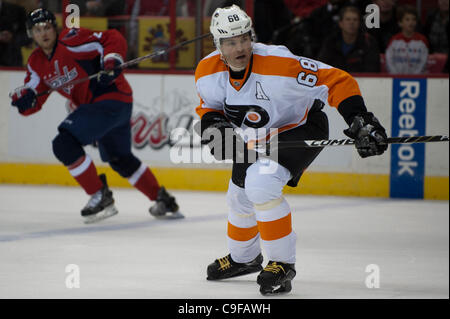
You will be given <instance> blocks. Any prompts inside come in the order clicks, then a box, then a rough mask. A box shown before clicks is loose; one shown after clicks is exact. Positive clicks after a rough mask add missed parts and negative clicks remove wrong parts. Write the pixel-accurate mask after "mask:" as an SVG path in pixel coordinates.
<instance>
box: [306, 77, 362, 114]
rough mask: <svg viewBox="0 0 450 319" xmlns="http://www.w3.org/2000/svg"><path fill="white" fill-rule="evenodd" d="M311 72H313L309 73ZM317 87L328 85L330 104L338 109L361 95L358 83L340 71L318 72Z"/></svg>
mask: <svg viewBox="0 0 450 319" xmlns="http://www.w3.org/2000/svg"><path fill="white" fill-rule="evenodd" d="M309 72H311V71H309ZM317 74H318V75H317V77H318V80H317V84H316V85H317V86H319V85H326V86H327V87H328V88H329V90H328V104H329V105H330V106H333V107H335V108H337V107H338V106H339V104H340V103H341V102H342V101H343V100H345V99H346V98H349V97H350V96H353V95H361V91H360V90H359V86H358V82H356V80H355V79H354V78H353V77H352V76H351V75H350V74H348V73H347V72H345V71H342V70H340V69H335V68H332V69H319V71H318V72H317Z"/></svg>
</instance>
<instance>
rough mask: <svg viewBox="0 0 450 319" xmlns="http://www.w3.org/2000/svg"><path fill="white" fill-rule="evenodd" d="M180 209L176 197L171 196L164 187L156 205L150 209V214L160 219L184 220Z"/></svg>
mask: <svg viewBox="0 0 450 319" xmlns="http://www.w3.org/2000/svg"><path fill="white" fill-rule="evenodd" d="M178 209H179V207H178V204H177V202H176V200H175V197H173V196H171V195H170V194H169V193H168V192H167V191H166V189H165V188H164V186H161V187H160V188H159V190H158V196H157V197H156V203H155V205H153V206H152V207H150V209H149V212H150V214H151V215H152V216H154V217H155V218H158V219H177V218H184V215H183V214H181V213H180V212H179V211H178Z"/></svg>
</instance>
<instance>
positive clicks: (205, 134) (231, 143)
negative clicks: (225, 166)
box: [197, 112, 249, 163]
mask: <svg viewBox="0 0 450 319" xmlns="http://www.w3.org/2000/svg"><path fill="white" fill-rule="evenodd" d="M200 125H201V129H200V131H201V143H202V144H203V145H208V146H209V147H210V152H211V154H212V155H213V156H214V158H215V159H216V160H218V161H221V160H226V159H232V160H233V161H235V162H238V163H243V162H244V161H246V160H247V159H248V156H249V154H248V151H247V144H246V143H245V142H244V140H243V139H242V138H241V137H240V135H239V134H236V133H235V131H234V128H233V126H232V125H231V123H230V122H229V121H228V119H227V118H226V117H225V116H224V115H222V114H221V113H218V112H209V113H207V114H205V115H203V117H202V120H201V122H200ZM197 131H199V130H198V129H197Z"/></svg>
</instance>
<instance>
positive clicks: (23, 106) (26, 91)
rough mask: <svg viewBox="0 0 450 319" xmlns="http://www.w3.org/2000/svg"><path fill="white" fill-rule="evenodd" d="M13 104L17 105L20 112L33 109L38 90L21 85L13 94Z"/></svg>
mask: <svg viewBox="0 0 450 319" xmlns="http://www.w3.org/2000/svg"><path fill="white" fill-rule="evenodd" d="M11 99H12V102H11V104H12V105H13V106H16V107H17V109H18V110H19V112H20V113H24V112H25V111H27V110H29V109H32V108H33V107H34V106H35V105H36V91H35V90H34V89H32V88H29V87H20V88H18V89H16V90H14V92H13V93H12V94H11Z"/></svg>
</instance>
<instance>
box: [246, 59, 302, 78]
mask: <svg viewBox="0 0 450 319" xmlns="http://www.w3.org/2000/svg"><path fill="white" fill-rule="evenodd" d="M300 71H301V68H300V63H299V62H298V61H297V60H295V59H292V58H286V57H279V56H272V55H268V56H262V55H258V54H253V69H252V72H254V73H258V74H261V75H277V76H290V77H294V78H296V77H297V75H298V73H299V72H300Z"/></svg>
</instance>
